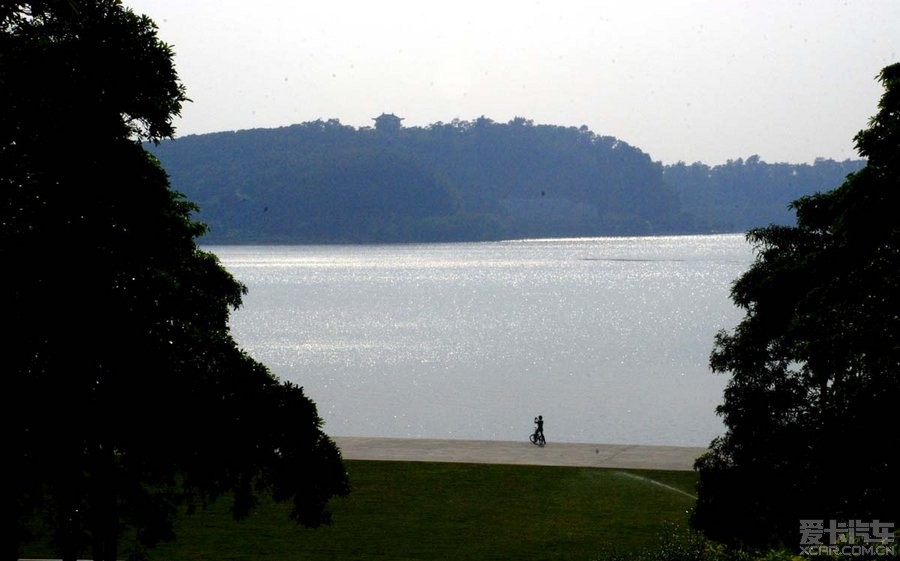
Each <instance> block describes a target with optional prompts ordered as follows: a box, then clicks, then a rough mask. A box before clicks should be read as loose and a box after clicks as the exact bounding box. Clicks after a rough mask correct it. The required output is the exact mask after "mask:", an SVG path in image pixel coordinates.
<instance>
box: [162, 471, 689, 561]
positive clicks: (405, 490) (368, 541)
mask: <svg viewBox="0 0 900 561" xmlns="http://www.w3.org/2000/svg"><path fill="white" fill-rule="evenodd" d="M345 463H346V466H347V470H348V472H349V475H350V480H351V484H352V486H353V491H352V493H351V495H350V496H349V497H346V498H341V499H338V500H335V501H333V502H332V503H331V511H332V513H333V514H334V524H333V525H332V526H329V527H323V528H317V529H308V528H302V527H299V526H297V525H296V524H295V523H293V522H292V521H290V520H289V519H288V516H287V513H288V510H289V507H288V506H287V505H275V504H272V503H263V504H262V505H261V506H260V508H259V509H258V510H257V511H255V512H254V513H253V515H251V517H250V518H249V519H247V520H244V521H242V522H234V521H232V520H231V518H230V516H229V514H228V501H227V500H220V501H218V502H217V503H216V504H214V505H213V506H212V507H211V508H210V509H209V510H206V511H199V512H197V513H195V514H193V515H191V516H182V517H180V518H179V520H178V522H177V527H176V532H177V535H178V540H177V541H175V542H172V543H168V544H163V545H161V546H160V547H159V548H157V549H155V550H153V551H152V552H151V555H152V559H154V560H160V561H162V560H167V561H169V560H182V559H189V560H206V559H208V560H217V561H220V560H229V559H231V560H238V559H239V560H263V559H265V560H274V559H278V560H291V559H329V560H339V559H353V560H365V559H391V560H403V559H417V560H418V559H459V560H468V559H472V560H487V559H514V560H516V561H523V560H529V559H582V560H587V559H596V558H597V557H599V556H600V555H601V554H602V553H603V552H608V551H619V552H623V551H632V550H636V549H640V548H643V547H645V546H650V545H653V544H655V543H657V540H658V538H659V536H660V535H661V534H662V532H663V531H664V529H665V527H666V526H667V525H668V524H677V525H682V526H686V525H687V517H688V509H690V508H691V507H692V506H693V504H694V499H693V497H692V496H691V495H692V494H693V492H694V485H695V483H696V478H697V476H696V473H694V472H665V471H640V470H628V471H623V470H613V469H597V468H570V467H541V466H503V465H473V464H451V463H418V462H374V461H350V460H348V461H346V462H345Z"/></svg>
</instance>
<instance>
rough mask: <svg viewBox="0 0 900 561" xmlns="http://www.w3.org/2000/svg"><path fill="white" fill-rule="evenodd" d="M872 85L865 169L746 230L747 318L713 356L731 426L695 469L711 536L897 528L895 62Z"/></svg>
mask: <svg viewBox="0 0 900 561" xmlns="http://www.w3.org/2000/svg"><path fill="white" fill-rule="evenodd" d="M879 77H880V79H881V81H882V82H883V84H884V87H885V93H884V95H883V97H882V99H881V102H880V104H879V109H880V110H879V112H878V114H877V115H876V116H875V117H874V118H873V119H872V120H871V123H870V126H869V128H867V129H865V130H863V131H862V132H860V133H859V134H858V135H857V136H856V139H855V140H856V145H857V148H858V150H859V153H860V155H861V156H863V157H865V158H867V159H868V163H867V165H866V166H865V168H863V169H861V170H860V171H858V172H857V173H854V174H852V175H850V176H849V177H848V178H847V180H846V181H845V182H844V184H843V185H842V186H840V187H839V188H837V189H834V190H833V191H829V192H826V193H821V194H816V195H811V196H807V197H802V198H800V199H798V200H797V201H795V202H794V204H793V207H794V209H795V210H796V213H797V224H796V226H792V227H788V226H771V227H768V228H762V229H757V230H753V231H751V232H750V234H749V239H750V240H751V241H752V242H753V243H755V244H756V246H757V248H758V257H757V260H756V262H755V263H754V264H753V266H752V267H751V268H750V269H749V270H748V271H747V272H746V273H745V274H744V275H743V276H742V277H741V278H740V279H739V280H738V281H737V282H736V283H735V285H734V287H733V290H732V298H733V300H734V302H735V303H736V304H737V305H739V306H741V307H742V308H744V309H745V310H746V311H747V315H746V317H745V318H744V320H743V321H742V322H741V323H740V325H738V326H737V328H736V329H735V330H734V331H733V332H731V333H725V332H723V333H720V334H719V335H718V337H717V339H716V343H715V348H714V350H713V353H712V356H711V366H712V368H713V369H714V370H715V371H717V372H727V373H730V374H731V378H730V381H729V383H728V386H727V388H726V390H725V396H724V397H725V399H724V403H723V405H721V406H720V407H719V408H718V412H719V414H720V415H721V416H722V417H723V419H724V421H725V424H726V426H727V429H728V430H727V432H726V434H725V435H724V436H723V437H721V438H720V439H718V440H716V441H714V442H713V444H712V448H711V450H710V452H709V453H708V454H706V455H705V456H704V457H702V458H701V459H700V460H699V461H698V463H697V468H698V469H699V471H700V485H699V499H698V503H697V509H696V512H695V514H694V524H695V525H696V526H697V527H698V528H700V529H702V530H703V531H704V532H706V533H707V534H708V535H709V536H711V537H713V538H716V539H722V540H727V541H729V542H732V543H745V544H750V545H757V546H767V545H772V544H779V543H781V544H785V545H786V546H788V547H796V546H797V544H798V528H799V521H800V519H824V520H829V519H837V520H845V521H846V520H863V521H871V520H882V521H888V522H895V521H897V520H898V519H900V483H898V479H897V460H896V458H897V456H896V451H897V450H898V449H900V433H898V432H897V430H896V419H895V415H894V411H893V407H894V406H895V405H896V404H897V403H898V399H900V213H898V211H900V65H893V66H889V67H887V68H885V69H884V70H883V71H882V72H881V74H880V76H879Z"/></svg>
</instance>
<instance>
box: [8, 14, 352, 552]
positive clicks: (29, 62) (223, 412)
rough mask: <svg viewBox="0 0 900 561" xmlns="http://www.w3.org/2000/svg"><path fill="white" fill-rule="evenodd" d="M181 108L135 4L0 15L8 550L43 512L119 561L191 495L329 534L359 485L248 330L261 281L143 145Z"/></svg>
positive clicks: (159, 46) (80, 546) (77, 540)
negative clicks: (212, 238)
mask: <svg viewBox="0 0 900 561" xmlns="http://www.w3.org/2000/svg"><path fill="white" fill-rule="evenodd" d="M185 101H186V97H185V92H184V89H183V87H182V85H181V84H180V83H179V81H178V79H177V75H176V72H175V70H174V68H173V65H172V50H171V48H170V47H169V46H167V45H165V44H163V43H162V42H160V41H159V39H158V38H157V36H156V27H155V25H154V24H153V22H152V21H151V20H150V19H149V18H147V17H145V16H139V15H136V14H134V13H133V12H132V11H130V10H128V9H126V8H124V7H123V6H122V4H121V3H120V2H118V1H115V0H46V1H43V2H16V3H6V2H4V3H2V4H0V260H2V262H3V263H4V267H5V273H4V275H2V276H0V293H2V294H3V295H4V297H5V304H6V310H5V312H6V317H7V318H9V322H10V324H9V325H8V328H9V329H7V335H6V337H5V340H4V347H3V359H4V369H3V372H4V376H3V382H4V383H5V387H4V391H3V392H2V396H3V397H2V403H0V409H2V410H3V411H4V418H3V422H4V427H6V434H8V435H9V438H8V439H6V440H7V444H8V447H7V449H6V452H7V453H6V455H5V460H6V464H7V467H8V469H9V472H8V476H7V481H8V485H7V489H6V491H5V496H4V500H3V501H2V505H3V506H2V508H3V509H4V521H8V522H9V524H8V526H7V528H8V529H9V531H5V532H3V534H4V542H3V554H4V555H5V556H6V557H9V558H15V557H13V556H15V555H17V551H18V548H19V546H20V544H21V543H23V542H24V541H26V540H27V539H28V538H29V536H28V532H27V531H26V530H27V528H28V527H29V523H30V521H31V520H32V518H33V516H34V515H35V514H41V515H42V516H44V517H45V519H46V522H47V524H48V525H49V527H50V528H51V529H52V530H53V533H54V540H55V543H56V544H57V547H58V549H59V552H60V554H61V555H62V556H63V558H64V559H72V558H75V557H76V556H77V555H79V554H81V552H83V551H85V550H87V549H89V550H90V551H91V554H92V555H93V557H94V558H95V559H115V558H116V557H117V550H118V548H119V539H120V536H125V535H127V536H129V538H128V539H129V545H128V546H129V547H130V548H131V549H132V550H133V552H135V553H140V551H141V549H142V548H144V547H146V546H150V545H152V544H154V543H155V542H157V541H158V540H160V539H169V538H172V537H174V536H173V535H172V530H171V522H172V517H173V515H174V509H175V506H176V505H177V504H179V503H181V502H185V501H186V502H187V503H188V504H201V505H202V504H204V503H205V502H206V501H208V500H210V499H212V498H215V497H216V496H218V495H221V494H223V493H226V492H233V493H234V494H235V497H236V501H235V510H234V513H235V515H236V516H238V517H240V516H244V515H246V514H247V513H248V512H249V510H250V509H251V508H252V507H253V505H254V503H255V496H256V495H257V494H258V493H260V492H270V493H272V494H273V495H274V497H275V498H276V499H277V500H290V501H292V502H293V504H294V509H293V516H294V517H295V518H296V519H297V520H298V521H300V522H302V523H304V524H310V525H315V524H319V523H322V522H327V521H328V513H327V510H326V504H327V501H328V499H329V498H330V497H332V496H334V495H336V494H343V493H346V492H347V485H348V484H347V478H346V473H345V471H344V469H343V466H342V462H341V457H340V453H339V451H338V450H337V448H336V447H335V445H334V443H333V442H332V441H331V440H330V439H329V438H328V437H327V435H325V433H324V432H323V430H322V422H321V419H320V418H319V416H318V413H317V411H316V407H315V404H314V403H313V402H312V401H311V400H309V398H308V397H307V396H305V395H304V393H303V391H302V389H301V388H299V387H297V386H294V385H292V384H289V383H283V382H280V381H279V380H277V379H276V378H275V377H274V376H273V375H272V374H271V373H270V372H269V371H268V369H267V368H266V367H265V366H263V365H262V364H260V363H258V362H257V361H255V360H254V359H253V358H252V357H250V356H248V355H247V354H246V353H245V352H243V351H242V350H241V349H240V348H239V347H238V346H237V344H236V343H235V341H234V340H233V339H232V337H231V335H230V333H229V329H228V320H229V314H230V311H231V310H233V309H235V308H237V307H238V306H239V305H240V304H241V298H242V296H243V294H244V292H245V288H244V287H243V286H242V285H241V284H240V283H238V282H237V281H236V280H235V279H234V278H233V277H231V275H230V274H228V273H227V271H225V270H224V269H223V268H222V266H221V265H220V264H219V262H218V260H217V258H216V257H215V256H214V255H213V254H210V253H207V252H204V251H202V250H200V249H199V247H198V246H197V244H196V242H195V240H196V238H197V236H199V235H200V234H202V233H203V231H204V226H203V225H202V224H199V223H197V222H194V221H193V220H192V219H191V213H192V212H195V211H196V210H197V209H196V207H195V206H194V205H193V204H192V203H191V202H189V201H187V200H185V198H184V197H183V196H182V195H180V194H179V193H176V192H174V191H172V190H171V189H170V187H169V178H168V176H167V174H166V173H165V171H164V170H163V169H162V168H161V166H160V165H159V162H158V161H157V160H156V159H155V158H154V157H153V156H152V155H150V154H148V153H147V152H146V151H145V150H144V148H143V147H142V145H141V142H142V141H146V140H150V141H158V140H160V139H161V138H164V137H168V136H170V135H172V133H173V127H172V119H173V117H174V116H176V115H177V114H178V112H179V110H180V108H181V105H182V103H184V102H185ZM13 530H15V531H13ZM125 530H128V533H127V534H126V533H123V532H124V531H125Z"/></svg>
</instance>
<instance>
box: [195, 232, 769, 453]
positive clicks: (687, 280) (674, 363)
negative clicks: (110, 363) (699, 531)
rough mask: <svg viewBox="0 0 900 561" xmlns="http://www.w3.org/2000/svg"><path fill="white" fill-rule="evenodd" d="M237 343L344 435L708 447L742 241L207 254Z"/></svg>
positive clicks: (746, 251) (675, 239) (734, 316)
mask: <svg viewBox="0 0 900 561" xmlns="http://www.w3.org/2000/svg"><path fill="white" fill-rule="evenodd" d="M205 249H208V250H210V251H212V252H214V253H215V254H216V255H218V256H219V258H220V259H221V262H222V264H223V265H224V266H225V267H226V268H227V269H228V270H229V271H230V272H231V273H232V274H233V275H234V276H235V277H236V278H237V279H238V280H239V281H241V282H243V283H244V284H245V285H246V286H247V287H248V289H249V293H248V294H247V296H246V297H245V298H244V305H243V307H242V308H241V309H239V310H238V311H237V312H235V313H234V314H233V316H232V322H231V326H232V333H233V334H234V336H235V338H236V340H237V341H238V344H239V345H240V346H241V347H243V348H244V349H245V350H246V351H247V352H248V353H249V354H251V355H252V356H254V357H255V358H256V359H258V360H260V361H261V362H263V363H264V364H266V365H267V366H268V367H269V368H270V369H271V370H272V372H273V373H274V374H275V375H276V376H278V377H279V378H281V379H284V380H290V381H292V382H295V383H296V384H298V385H300V386H303V387H304V389H305V391H306V393H307V395H309V396H310V397H311V398H312V399H313V400H314V401H315V402H316V404H317V406H318V408H319V413H320V415H321V416H322V418H323V420H324V421H325V427H324V428H325V431H326V432H327V433H328V434H330V435H334V436H385V437H422V438H463V439H484V440H522V441H525V440H526V439H527V437H528V434H529V433H530V432H531V431H532V429H533V422H532V421H533V418H534V417H535V416H537V415H539V414H540V415H543V417H544V421H545V427H544V431H545V434H546V436H547V440H548V442H551V443H552V442H553V441H565V442H591V443H611V444H664V445H684V446H706V445H708V444H709V441H710V440H711V439H712V438H713V437H715V436H717V435H719V434H721V433H722V432H723V425H722V423H721V420H720V419H719V418H718V417H717V416H716V415H715V408H716V406H717V405H718V404H719V403H721V401H722V390H723V389H724V387H725V383H726V381H727V378H726V376H725V375H723V374H713V373H712V372H711V371H710V370H709V366H708V359H709V353H710V351H711V350H712V345H713V340H714V336H715V334H716V332H718V331H719V330H721V329H731V328H733V327H734V326H735V325H737V323H738V322H740V320H741V318H742V317H743V312H742V311H741V310H739V309H738V308H736V307H735V306H734V305H733V304H732V302H731V300H730V299H729V291H730V288H731V284H732V283H733V281H734V280H735V279H736V278H737V277H738V276H740V274H741V273H743V272H744V271H745V270H746V269H747V268H748V267H749V265H750V264H751V263H752V261H753V257H754V255H753V252H752V249H751V248H750V246H749V245H748V244H747V243H746V241H745V239H744V236H743V235H710V236H672V237H635V238H589V239H562V240H524V241H506V242H486V243H455V244H421V245H364V246H359V245H312V246H214V247H206V248H205Z"/></svg>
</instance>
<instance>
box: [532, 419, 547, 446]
mask: <svg viewBox="0 0 900 561" xmlns="http://www.w3.org/2000/svg"><path fill="white" fill-rule="evenodd" d="M534 424H535V425H537V427H536V428H535V429H534V434H532V435H531V442H533V443H535V444H538V445H540V446H543V445H544V442H546V440H545V439H544V417H543V416H542V415H538V416H537V417H535V418H534Z"/></svg>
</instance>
